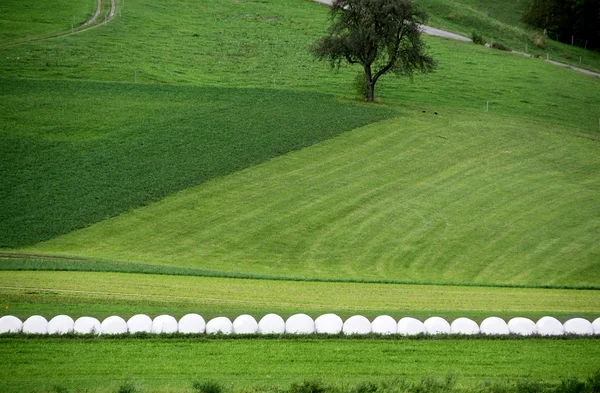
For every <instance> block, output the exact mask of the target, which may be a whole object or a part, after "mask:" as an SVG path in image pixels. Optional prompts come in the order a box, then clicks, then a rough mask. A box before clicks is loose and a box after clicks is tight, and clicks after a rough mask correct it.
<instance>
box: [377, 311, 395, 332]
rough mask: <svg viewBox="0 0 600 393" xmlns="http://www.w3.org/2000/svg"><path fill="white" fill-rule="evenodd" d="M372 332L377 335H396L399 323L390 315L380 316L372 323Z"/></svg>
mask: <svg viewBox="0 0 600 393" xmlns="http://www.w3.org/2000/svg"><path fill="white" fill-rule="evenodd" d="M371 331H372V332H373V333H375V334H383V335H387V334H396V333H398V323H397V322H396V320H395V319H394V318H392V317H390V316H389V315H380V316H378V317H377V318H375V319H374V320H373V322H371Z"/></svg>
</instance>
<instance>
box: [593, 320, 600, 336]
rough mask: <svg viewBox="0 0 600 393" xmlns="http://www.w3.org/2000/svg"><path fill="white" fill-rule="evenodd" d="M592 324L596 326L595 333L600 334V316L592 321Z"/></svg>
mask: <svg viewBox="0 0 600 393" xmlns="http://www.w3.org/2000/svg"><path fill="white" fill-rule="evenodd" d="M592 326H593V327H594V334H600V318H596V319H595V320H594V322H592Z"/></svg>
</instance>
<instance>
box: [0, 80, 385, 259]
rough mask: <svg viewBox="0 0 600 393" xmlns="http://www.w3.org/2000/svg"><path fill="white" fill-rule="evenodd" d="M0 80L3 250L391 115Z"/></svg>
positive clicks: (272, 95)
mask: <svg viewBox="0 0 600 393" xmlns="http://www.w3.org/2000/svg"><path fill="white" fill-rule="evenodd" d="M0 83H2V86H3V88H2V92H1V93H0V99H1V100H2V102H3V106H2V108H1V109H0V119H1V120H0V176H1V177H2V178H3V181H2V183H1V184H0V247H8V246H11V247H16V246H22V245H26V244H33V243H36V242H40V241H42V240H47V239H50V238H52V237H56V236H58V235H61V234H64V233H67V232H70V231H72V230H74V229H77V228H82V227H85V226H86V225H89V224H91V223H94V222H98V221H101V220H103V219H105V218H107V217H111V216H115V215H118V214H119V213H121V212H123V211H127V210H130V209H132V208H135V207H138V206H140V205H144V204H148V203H150V202H152V201H156V200H159V199H160V198H163V197H164V196H166V195H168V194H171V193H173V192H176V191H179V190H181V189H184V188H187V187H191V186H195V185H197V184H199V183H202V182H204V181H207V180H210V179H212V178H215V177H218V176H223V175H226V174H228V173H231V172H235V171H237V170H240V169H243V168H246V167H248V166H251V165H256V164H258V163H260V162H263V161H265V160H267V159H269V158H272V157H275V156H278V155H280V154H284V153H286V152H289V151H291V150H297V149H300V148H302V147H305V146H308V145H311V144H314V143H316V142H319V141H322V140H324V139H327V138H331V137H333V136H335V135H337V134H340V133H343V132H344V131H348V130H351V129H353V128H355V127H358V126H361V125H365V124H368V123H370V122H372V121H376V120H380V119H382V118H385V117H389V116H390V115H391V111H390V110H388V109H386V108H384V107H375V106H368V105H364V104H362V105H361V104H360V103H348V102H346V103H343V102H340V101H338V100H337V99H336V98H335V97H332V96H330V95H325V94H320V93H309V92H305V93H300V92H293V91H279V90H272V89H271V90H269V89H260V90H259V89H220V88H189V87H173V86H161V85H132V84H106V83H105V84H99V83H89V82H59V81H45V82H33V81H25V80H9V79H7V80H2V81H1V82H0ZM323 108H327V109H326V110H323Z"/></svg>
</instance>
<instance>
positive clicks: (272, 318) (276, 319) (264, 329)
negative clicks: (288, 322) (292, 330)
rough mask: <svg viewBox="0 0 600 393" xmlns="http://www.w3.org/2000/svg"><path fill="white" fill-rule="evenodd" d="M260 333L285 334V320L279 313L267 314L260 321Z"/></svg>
mask: <svg viewBox="0 0 600 393" xmlns="http://www.w3.org/2000/svg"><path fill="white" fill-rule="evenodd" d="M258 332H259V333H260V334H283V333H285V321H284V320H283V318H281V317H280V316H279V315H277V314H267V315H265V316H264V317H262V318H261V320H260V322H258Z"/></svg>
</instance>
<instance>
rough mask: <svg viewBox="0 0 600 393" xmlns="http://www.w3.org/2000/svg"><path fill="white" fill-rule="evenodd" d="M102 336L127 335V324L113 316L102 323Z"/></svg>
mask: <svg viewBox="0 0 600 393" xmlns="http://www.w3.org/2000/svg"><path fill="white" fill-rule="evenodd" d="M101 328H102V334H124V333H127V322H125V320H124V319H123V318H121V317H119V316H116V315H113V316H111V317H108V318H106V319H105V320H104V321H102V323H101Z"/></svg>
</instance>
